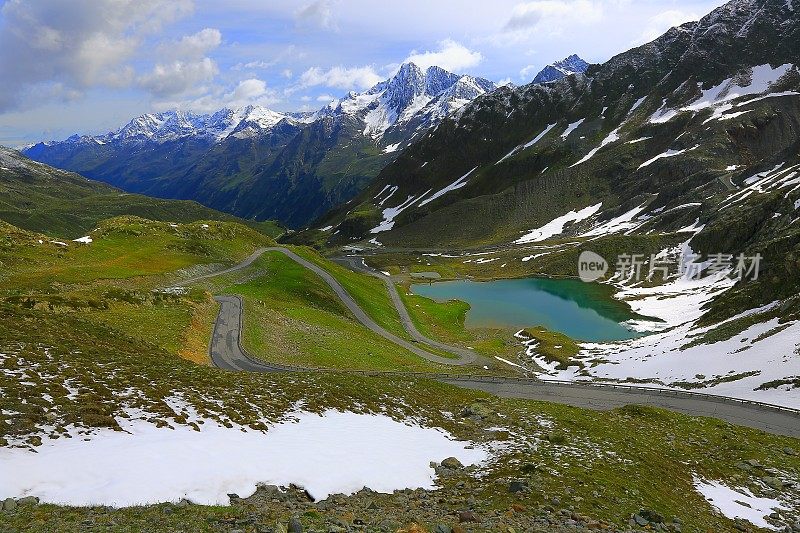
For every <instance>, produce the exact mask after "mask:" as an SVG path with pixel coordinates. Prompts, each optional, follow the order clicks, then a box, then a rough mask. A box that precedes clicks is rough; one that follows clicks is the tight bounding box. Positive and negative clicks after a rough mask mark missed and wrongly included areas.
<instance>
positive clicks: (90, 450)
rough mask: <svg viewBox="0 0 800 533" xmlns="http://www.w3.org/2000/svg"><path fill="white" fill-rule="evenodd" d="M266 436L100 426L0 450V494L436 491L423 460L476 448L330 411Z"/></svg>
mask: <svg viewBox="0 0 800 533" xmlns="http://www.w3.org/2000/svg"><path fill="white" fill-rule="evenodd" d="M292 417H293V418H294V419H295V421H290V422H281V423H278V424H273V425H271V426H270V428H269V430H268V431H267V432H266V433H263V432H259V431H253V430H250V429H246V430H242V428H240V427H233V428H226V427H224V426H221V425H218V424H216V423H215V422H213V421H206V422H205V424H203V425H202V426H201V427H202V431H195V430H193V429H192V428H190V427H187V426H178V427H176V428H175V429H170V428H157V427H155V426H154V425H152V424H150V423H147V422H143V421H136V422H132V423H128V425H127V426H126V427H125V428H124V429H125V430H126V432H119V431H112V430H102V431H101V432H99V433H98V434H96V435H94V436H92V437H91V438H89V439H88V440H84V439H82V438H72V439H64V438H61V439H57V440H49V441H48V440H45V441H44V443H43V444H42V446H40V447H38V448H37V452H38V453H34V452H30V451H28V450H23V449H2V450H0V471H2V472H3V473H4V475H3V476H2V477H0V496H2V497H3V498H5V497H22V496H28V495H32V496H38V497H39V498H40V499H41V500H42V501H43V502H48V503H59V504H66V505H76V506H84V505H93V504H96V505H113V506H118V507H123V506H131V505H138V504H151V503H158V502H167V501H176V500H179V499H180V498H188V499H189V500H191V501H192V502H195V503H198V504H206V505H227V504H228V496H227V494H228V493H236V494H239V495H240V496H242V497H246V496H248V495H250V494H252V493H253V492H254V491H255V489H256V483H258V482H263V483H266V484H273V485H283V486H286V485H289V484H290V483H294V484H296V485H299V486H302V487H304V488H305V489H306V490H307V491H308V492H309V494H310V495H311V496H312V497H313V498H314V499H317V500H319V499H325V498H327V497H328V496H329V495H331V494H336V493H345V494H350V493H353V492H357V491H359V490H360V489H362V488H363V487H365V486H366V487H369V488H371V489H372V490H375V491H377V492H385V493H389V492H392V491H394V490H395V489H404V488H426V489H430V488H433V487H434V471H433V469H432V468H431V467H430V462H431V461H436V462H440V461H441V460H443V459H445V458H447V457H451V456H452V457H456V458H458V459H459V460H460V461H461V462H462V463H463V464H465V465H471V464H476V463H480V462H482V461H484V460H486V459H487V457H488V454H487V453H486V451H485V450H484V449H481V448H476V447H473V446H472V444H471V443H469V442H459V441H455V440H453V438H452V437H451V436H450V435H449V434H448V433H446V432H445V431H443V430H440V429H432V428H425V427H421V426H419V425H415V424H411V423H406V424H404V423H402V422H397V421H395V420H392V419H391V418H389V417H387V416H385V415H368V414H356V413H352V412H339V411H333V410H329V411H326V412H325V413H324V414H323V415H317V414H313V413H307V412H300V413H295V414H293V415H292Z"/></svg>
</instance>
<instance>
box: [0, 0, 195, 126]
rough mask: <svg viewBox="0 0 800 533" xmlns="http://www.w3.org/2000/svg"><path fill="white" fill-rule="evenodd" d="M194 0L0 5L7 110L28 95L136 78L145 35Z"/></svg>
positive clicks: (0, 63)
mask: <svg viewBox="0 0 800 533" xmlns="http://www.w3.org/2000/svg"><path fill="white" fill-rule="evenodd" d="M192 9H193V3H192V2H191V0H75V1H70V2H63V1H61V0H39V1H37V2H26V1H22V0H8V1H7V2H5V3H4V4H3V5H2V8H0V19H2V21H3V24H2V26H0V73H2V75H0V111H4V110H11V109H15V108H18V107H20V106H23V105H25V104H26V103H28V102H27V98H25V97H26V96H27V95H30V94H32V93H36V94H51V95H53V97H58V95H70V97H75V96H76V95H80V94H81V93H83V92H84V91H85V90H88V89H90V88H94V87H120V86H125V85H128V84H130V83H132V82H133V81H134V77H135V76H134V72H133V67H132V66H131V65H130V61H131V60H132V58H133V56H134V55H135V53H136V52H137V51H138V50H139V49H140V47H141V46H142V43H143V41H144V39H145V37H146V36H148V35H151V34H152V33H154V32H157V31H159V30H160V29H161V28H162V26H163V25H164V24H166V23H169V22H172V21H174V20H176V19H178V18H180V17H183V16H186V15H187V14H189V13H190V12H191V11H192Z"/></svg>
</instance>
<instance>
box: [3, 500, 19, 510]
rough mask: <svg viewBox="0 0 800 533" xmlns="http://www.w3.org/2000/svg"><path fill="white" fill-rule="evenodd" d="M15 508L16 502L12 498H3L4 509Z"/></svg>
mask: <svg viewBox="0 0 800 533" xmlns="http://www.w3.org/2000/svg"><path fill="white" fill-rule="evenodd" d="M16 508H17V502H16V500H14V498H6V499H5V500H3V510H4V511H13V510H14V509H16Z"/></svg>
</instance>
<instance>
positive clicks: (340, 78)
mask: <svg viewBox="0 0 800 533" xmlns="http://www.w3.org/2000/svg"><path fill="white" fill-rule="evenodd" d="M381 80H382V78H381V77H380V76H379V75H378V74H377V73H376V72H375V69H373V68H372V67H371V66H366V67H349V68H347V67H332V68H329V69H327V70H325V69H322V68H320V67H311V68H309V69H308V70H306V71H305V72H303V73H302V74H301V75H300V87H303V88H305V87H314V86H323V87H332V88H336V89H344V90H351V89H369V88H370V87H372V86H373V85H375V84H376V83H378V82H379V81H381Z"/></svg>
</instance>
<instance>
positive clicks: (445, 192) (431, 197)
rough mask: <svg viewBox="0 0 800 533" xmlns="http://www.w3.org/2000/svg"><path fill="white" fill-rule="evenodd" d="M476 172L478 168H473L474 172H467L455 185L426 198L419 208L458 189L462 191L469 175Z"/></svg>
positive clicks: (452, 184)
mask: <svg viewBox="0 0 800 533" xmlns="http://www.w3.org/2000/svg"><path fill="white" fill-rule="evenodd" d="M476 170H478V167H475V168H473V169H472V170H470V171H469V172H467V173H466V174H464V175H463V176H461V177H460V178H458V179H457V180H456V181H454V182H453V183H451V184H450V185H448V186H447V187H445V188H443V189H440V190H438V191H436V192H435V193H433V194H432V195H431V196H429V197H428V198H426V199H424V200H423V201H421V202H420V203H419V207H422V206H423V205H425V204H428V203H430V202H432V201H434V200H436V199H437V198H439V197H440V196H442V195H444V194H447V193H448V192H450V191H454V190H456V189H460V188H461V187H463V186H465V185H466V184H467V178H468V177H469V175H470V174H472V173H473V172H475V171H476Z"/></svg>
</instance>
